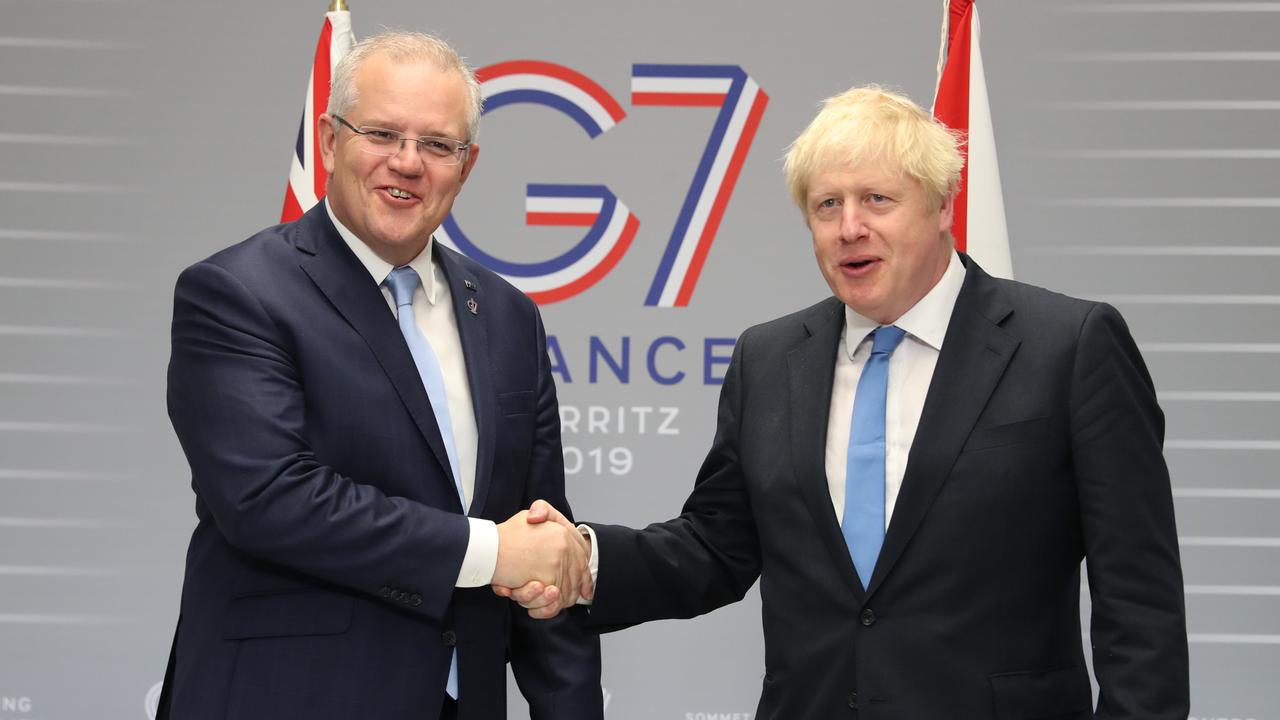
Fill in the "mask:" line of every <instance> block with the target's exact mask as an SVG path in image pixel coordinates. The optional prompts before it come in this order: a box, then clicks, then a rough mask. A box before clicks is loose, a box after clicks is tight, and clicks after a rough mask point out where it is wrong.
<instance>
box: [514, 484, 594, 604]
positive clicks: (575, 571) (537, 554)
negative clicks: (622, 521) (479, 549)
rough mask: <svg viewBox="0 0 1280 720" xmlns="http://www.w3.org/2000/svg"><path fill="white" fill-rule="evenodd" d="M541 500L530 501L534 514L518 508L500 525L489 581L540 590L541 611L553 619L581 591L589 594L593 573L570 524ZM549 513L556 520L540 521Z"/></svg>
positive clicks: (587, 549) (585, 547) (587, 550)
mask: <svg viewBox="0 0 1280 720" xmlns="http://www.w3.org/2000/svg"><path fill="white" fill-rule="evenodd" d="M539 503H541V505H539ZM539 503H535V504H534V509H535V513H536V515H535V517H534V518H529V517H528V516H529V511H527V510H522V511H521V512H519V513H516V514H515V515H513V516H511V518H510V519H508V520H507V521H506V522H503V523H500V524H498V564H497V567H496V568H495V570H494V573H493V585H494V587H495V590H496V589H497V588H522V589H523V590H524V591H525V593H531V591H532V590H534V589H536V590H539V592H538V595H539V597H540V601H541V602H542V603H544V605H543V606H542V611H543V612H542V613H540V614H541V615H543V616H545V617H551V616H553V615H555V614H556V613H557V612H559V611H560V610H562V609H564V608H567V607H571V606H572V605H574V604H575V603H576V602H577V601H578V597H579V596H580V595H581V596H585V597H588V598H589V597H591V594H592V587H591V572H590V570H589V569H588V566H587V563H588V560H589V558H590V557H591V548H590V547H589V546H588V545H587V542H586V540H585V539H584V538H583V537H582V535H581V534H580V533H579V532H578V530H577V529H576V528H574V527H573V525H572V523H570V522H568V520H567V519H564V517H563V516H562V515H560V513H559V512H557V511H556V510H555V509H554V508H552V507H550V505H548V504H547V503H545V502H542V501H539ZM543 506H545V509H544V507H543ZM547 515H553V516H554V517H555V518H558V519H559V520H557V521H553V522H542V520H544V519H552V518H548V517H547ZM539 585H541V587H539ZM499 594H503V595H506V596H508V597H509V596H510V595H508V594H507V593H499ZM548 613H549V614H548ZM530 614H531V615H532V614H533V613H532V612H531V613H530Z"/></svg>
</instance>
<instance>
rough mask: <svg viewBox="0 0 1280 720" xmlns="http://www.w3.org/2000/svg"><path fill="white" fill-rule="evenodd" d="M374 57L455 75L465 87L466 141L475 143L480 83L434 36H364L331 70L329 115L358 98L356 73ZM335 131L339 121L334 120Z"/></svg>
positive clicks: (393, 32)
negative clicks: (417, 63)
mask: <svg viewBox="0 0 1280 720" xmlns="http://www.w3.org/2000/svg"><path fill="white" fill-rule="evenodd" d="M375 55H386V56H387V57H389V58H391V59H392V60H395V61H396V62H412V61H425V62H429V63H432V64H433V65H435V66H436V67H437V68H439V69H440V70H442V71H444V72H453V73H457V74H458V76H459V77H461V78H462V82H463V84H464V85H466V88H467V142H475V141H476V138H477V137H478V136H479V135H480V113H481V110H482V109H483V105H484V100H483V96H481V94H480V82H479V81H478V80H476V74H475V72H474V71H473V70H472V69H471V68H470V67H468V66H467V63H466V61H465V60H463V59H462V56H461V55H459V54H458V51H457V50H454V49H453V47H452V46H450V45H449V43H447V42H445V41H444V40H441V39H440V38H438V37H436V36H434V35H427V34H426V33H420V32H408V31H403V30H390V31H385V32H382V33H379V34H377V35H373V36H371V37H367V38H365V39H364V40H361V41H360V42H358V43H356V44H355V45H353V46H352V47H351V50H350V51H349V52H348V53H347V54H346V55H343V56H342V59H341V60H339V61H338V64H337V65H335V66H334V68H333V81H332V83H331V89H330V91H329V107H328V108H327V109H326V112H328V113H329V114H330V115H344V114H346V113H347V112H348V111H349V110H351V108H352V106H354V105H355V104H356V101H357V100H358V99H359V93H358V91H357V89H356V70H358V69H360V65H361V64H362V63H363V62H364V61H365V60H368V59H369V58H371V57H373V56H375ZM333 123H334V125H333V127H334V130H337V129H338V121H337V120H334V121H333Z"/></svg>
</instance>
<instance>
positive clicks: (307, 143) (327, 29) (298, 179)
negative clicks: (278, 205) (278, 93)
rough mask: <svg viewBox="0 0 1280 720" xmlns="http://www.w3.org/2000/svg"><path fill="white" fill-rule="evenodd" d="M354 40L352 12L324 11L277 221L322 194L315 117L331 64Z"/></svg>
mask: <svg viewBox="0 0 1280 720" xmlns="http://www.w3.org/2000/svg"><path fill="white" fill-rule="evenodd" d="M334 5H335V6H343V7H345V3H339V2H335V3H334ZM354 43H355V37H354V36H353V35H352V34H351V13H350V12H348V11H346V10H334V9H331V10H330V11H329V12H327V13H325V16H324V27H322V28H321V29H320V40H319V42H317V43H316V59H315V62H314V63H313V64H312V66H311V82H310V83H308V84H307V101H306V104H305V105H304V106H303V108H302V121H301V123H300V124H299V126H298V140H297V142H296V143H295V144H294V148H293V159H292V162H291V163H290V166H289V185H288V187H286V188H285V191H284V211H283V212H281V213H280V222H292V221H294V220H297V219H298V218H300V217H302V213H304V212H306V211H307V210H310V209H311V206H313V205H315V204H316V203H318V202H320V199H321V198H323V197H324V187H325V182H326V181H327V180H328V179H329V174H328V173H326V172H325V170H324V163H323V162H321V160H320V136H319V135H318V134H317V133H316V120H317V119H318V118H319V117H320V115H321V114H322V113H324V111H325V109H326V108H328V107H329V78H330V75H331V74H332V72H333V66H334V65H337V64H338V61H339V60H341V59H342V56H343V55H346V54H347V51H348V50H350V49H351V46H352V45H353V44H354Z"/></svg>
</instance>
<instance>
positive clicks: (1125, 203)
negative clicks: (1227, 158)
mask: <svg viewBox="0 0 1280 720" xmlns="http://www.w3.org/2000/svg"><path fill="white" fill-rule="evenodd" d="M1036 204H1038V205H1047V206H1049V207H1072V208H1075V207H1095V208H1280V197H1109V198H1090V197H1073V198H1044V199H1041V200H1037V201H1036Z"/></svg>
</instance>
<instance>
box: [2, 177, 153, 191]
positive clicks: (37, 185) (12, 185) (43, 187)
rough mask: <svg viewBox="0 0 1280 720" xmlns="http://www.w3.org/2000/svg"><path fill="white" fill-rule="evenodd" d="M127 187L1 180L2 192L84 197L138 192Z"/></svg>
mask: <svg viewBox="0 0 1280 720" xmlns="http://www.w3.org/2000/svg"><path fill="white" fill-rule="evenodd" d="M137 191H138V189H137V188H134V187H128V186H125V185H92V184H88V183H54V182H26V181H22V180H0V192H37V193H38V192H49V193H80V194H84V195H121V194H125V193H133V192H137Z"/></svg>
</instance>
